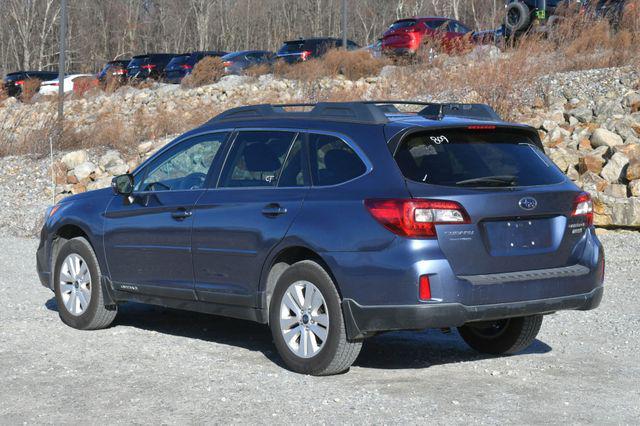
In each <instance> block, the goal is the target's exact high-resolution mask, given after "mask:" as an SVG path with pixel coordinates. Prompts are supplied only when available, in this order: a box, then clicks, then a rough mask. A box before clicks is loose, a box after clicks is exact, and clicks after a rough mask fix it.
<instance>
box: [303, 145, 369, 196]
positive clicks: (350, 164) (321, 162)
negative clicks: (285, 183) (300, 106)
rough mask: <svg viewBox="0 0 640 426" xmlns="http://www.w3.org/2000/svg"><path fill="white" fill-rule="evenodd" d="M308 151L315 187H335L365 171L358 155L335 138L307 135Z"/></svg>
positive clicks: (365, 168)
mask: <svg viewBox="0 0 640 426" xmlns="http://www.w3.org/2000/svg"><path fill="white" fill-rule="evenodd" d="M309 150H310V154H311V159H310V162H311V169H312V174H313V183H314V184H315V185H318V186H326V185H337V184H339V183H342V182H346V181H348V180H351V179H354V178H356V177H358V176H360V175H362V174H364V172H365V171H366V170H367V167H366V166H365V164H364V163H363V162H362V160H361V159H360V158H359V157H358V154H356V153H355V151H354V150H353V149H352V148H351V147H350V146H349V145H347V144H346V143H345V142H344V141H343V140H341V139H339V138H337V137H335V136H329V135H319V134H311V135H309Z"/></svg>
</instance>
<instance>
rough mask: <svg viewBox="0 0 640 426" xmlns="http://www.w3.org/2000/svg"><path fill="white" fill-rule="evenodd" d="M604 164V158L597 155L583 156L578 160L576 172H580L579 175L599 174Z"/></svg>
mask: <svg viewBox="0 0 640 426" xmlns="http://www.w3.org/2000/svg"><path fill="white" fill-rule="evenodd" d="M604 163H605V160H604V158H602V157H600V156H598V155H585V156H584V157H580V159H579V160H578V171H579V172H580V174H583V173H586V172H593V173H595V174H600V172H601V171H602V168H603V167H604Z"/></svg>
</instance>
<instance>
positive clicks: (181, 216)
mask: <svg viewBox="0 0 640 426" xmlns="http://www.w3.org/2000/svg"><path fill="white" fill-rule="evenodd" d="M192 214H193V212H191V211H190V210H187V209H185V208H184V207H181V208H179V209H178V210H177V211H175V212H173V213H171V217H172V218H174V219H175V220H185V219H186V218H188V217H191V215H192Z"/></svg>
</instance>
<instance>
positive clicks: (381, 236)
mask: <svg viewBox="0 0 640 426" xmlns="http://www.w3.org/2000/svg"><path fill="white" fill-rule="evenodd" d="M296 107H297V108H300V107H302V106H300V105H297V106H296ZM420 107H421V108H422V109H421V110H420V111H419V112H418V113H402V112H399V111H398V109H396V106H394V105H391V104H389V103H383V102H379V103H373V102H359V103H358V102H356V103H319V104H317V105H315V106H313V109H311V110H310V111H296V112H293V111H290V110H289V109H288V106H272V105H256V106H250V107H241V108H236V109H232V110H229V111H227V112H224V113H222V114H220V115H219V116H217V117H215V118H214V119H212V120H211V121H209V122H208V123H206V124H204V125H203V126H201V127H199V128H197V129H194V130H192V131H190V132H188V133H186V134H184V135H182V136H180V137H178V138H177V139H176V140H174V141H173V142H171V143H169V144H168V145H167V146H165V147H164V148H163V149H161V150H160V151H159V152H157V153H156V154H154V155H153V156H152V157H151V158H149V159H148V160H147V161H145V162H144V163H143V164H141V165H140V166H139V167H138V168H137V169H136V170H135V171H134V172H133V173H132V174H126V175H121V176H117V177H115V178H114V179H113V184H112V188H111V189H109V188H107V189H102V190H97V191H91V192H86V193H82V194H78V195H74V196H71V197H69V198H67V199H65V200H63V201H61V202H60V203H58V204H56V205H55V206H53V207H51V208H50V209H49V210H48V211H47V212H46V220H45V224H44V226H43V229H42V234H41V240H40V246H39V247H38V250H37V265H38V274H39V276H40V279H41V281H42V284H43V285H44V286H46V287H48V288H50V289H51V290H53V291H54V292H55V297H56V300H57V302H58V310H59V315H60V317H61V318H62V321H64V322H65V323H66V324H68V325H70V326H71V327H74V328H78V329H99V328H104V327H108V326H109V325H110V324H111V322H112V321H113V320H114V318H115V316H116V312H117V311H118V305H119V304H121V303H124V302H127V301H137V302H143V303H151V304H157V305H162V306H167V307H172V308H178V309H187V310H194V311H199V312H206V313H211V314H217V315H224V316H230V317H234V318H242V319H246V320H251V321H257V322H260V323H265V324H269V326H270V328H271V331H272V334H273V339H274V342H275V346H276V348H277V350H278V352H279V354H280V355H281V357H282V358H283V359H284V361H285V363H286V365H287V366H288V367H289V368H291V369H292V370H294V371H297V372H301V373H308V374H317V375H320V374H334V373H339V372H342V371H345V370H347V369H348V368H349V366H350V365H351V364H352V363H353V361H354V360H355V359H356V357H357V356H358V353H359V352H360V348H361V345H362V341H363V339H365V338H366V337H369V336H373V335H375V334H376V333H380V332H384V331H391V330H420V329H424V328H430V327H431V328H446V327H459V329H458V330H459V332H460V335H461V336H462V338H463V339H464V340H465V341H466V342H467V343H468V344H469V345H470V346H472V347H473V348H475V349H477V350H478V351H480V352H484V353H489V354H512V353H516V352H518V351H521V350H523V349H525V348H527V347H528V346H529V345H530V344H531V342H533V340H534V339H535V337H536V335H537V333H538V331H539V329H540V326H541V324H542V319H543V315H546V314H551V313H553V312H556V311H559V310H564V309H577V310H587V309H593V308H595V307H597V306H598V304H599V303H600V300H601V298H602V293H603V280H604V253H603V249H602V246H601V244H600V242H599V241H598V238H597V237H596V235H595V232H594V228H593V208H592V203H591V199H590V197H589V195H588V194H586V193H584V192H581V191H580V190H579V189H578V188H577V187H576V186H575V184H573V183H572V182H571V180H570V179H568V178H567V177H566V176H565V175H564V174H563V173H562V172H561V171H560V170H559V169H558V168H557V167H556V166H555V165H554V164H553V163H552V162H551V161H550V160H549V158H547V157H546V156H545V155H544V153H543V150H542V145H541V143H540V139H539V136H538V133H537V131H536V130H535V129H534V128H531V127H528V126H523V125H517V124H509V123H506V122H504V121H501V120H500V119H499V117H498V116H497V115H496V114H495V112H493V110H491V109H490V108H489V107H487V106H485V105H459V104H446V105H436V104H424V105H421V106H420ZM212 320H214V319H212Z"/></svg>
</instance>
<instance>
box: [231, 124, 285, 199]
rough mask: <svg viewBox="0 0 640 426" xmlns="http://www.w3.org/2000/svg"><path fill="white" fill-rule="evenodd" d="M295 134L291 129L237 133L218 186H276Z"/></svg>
mask: <svg viewBox="0 0 640 426" xmlns="http://www.w3.org/2000/svg"><path fill="white" fill-rule="evenodd" d="M294 136H295V133H292V132H267V131H264V132H262V131H261V132H240V133H238V136H237V137H236V140H235V142H234V143H233V147H232V149H231V151H230V152H229V155H228V157H227V161H226V164H225V166H224V170H223V171H222V176H221V178H220V185H219V187H226V188H238V187H269V186H275V185H276V184H277V183H278V179H279V177H280V171H281V169H282V165H283V163H284V161H285V159H286V158H287V154H288V153H289V147H290V146H291V142H292V141H293V138H294Z"/></svg>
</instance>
